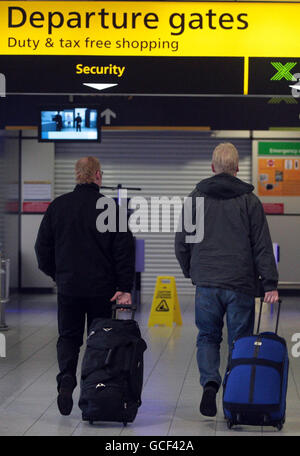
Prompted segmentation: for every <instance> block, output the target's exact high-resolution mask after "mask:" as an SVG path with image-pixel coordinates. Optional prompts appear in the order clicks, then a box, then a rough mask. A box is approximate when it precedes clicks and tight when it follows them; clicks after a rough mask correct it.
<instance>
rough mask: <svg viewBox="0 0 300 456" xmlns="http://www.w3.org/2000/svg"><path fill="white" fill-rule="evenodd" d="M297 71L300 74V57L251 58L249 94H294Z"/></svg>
mask: <svg viewBox="0 0 300 456" xmlns="http://www.w3.org/2000/svg"><path fill="white" fill-rule="evenodd" d="M297 73H299V76H300V58H292V57H291V58H281V57H270V58H262V57H261V58H258V57H257V58H250V59H249V94H253V95H291V96H292V87H290V86H291V85H294V84H296V82H298V77H297V76H296V77H293V75H297ZM299 79H300V78H299Z"/></svg>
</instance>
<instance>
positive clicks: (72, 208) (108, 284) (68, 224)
mask: <svg viewBox="0 0 300 456" xmlns="http://www.w3.org/2000/svg"><path fill="white" fill-rule="evenodd" d="M103 196H104V195H102V194H101V193H99V187H98V186H97V185H96V184H81V185H77V186H76V187H75V189H74V191H73V192H70V193H66V194H64V195H62V196H60V197H58V198H56V199H55V200H54V201H53V202H52V203H51V204H50V206H49V208H48V209H47V212H46V213H45V215H44V218H43V220H42V222H41V225H40V228H39V232H38V236H37V240H36V244H35V251H36V255H37V260H38V265H39V269H41V270H42V271H43V272H44V273H45V274H47V275H49V276H50V277H52V278H53V280H55V281H56V284H57V289H58V293H61V294H65V295H69V296H97V295H101V293H102V292H103V291H105V290H120V291H126V292H130V291H131V289H132V286H133V279H134V267H135V259H134V257H135V255H134V241H133V236H132V233H131V232H130V231H127V232H109V231H107V232H105V233H100V232H99V231H98V230H97V227H96V220H97V217H98V216H99V214H100V213H101V210H100V209H96V203H97V201H98V199H99V198H101V197H103ZM106 208H107V207H105V208H104V210H106ZM117 226H118V223H117Z"/></svg>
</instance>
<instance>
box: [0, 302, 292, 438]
mask: <svg viewBox="0 0 300 456" xmlns="http://www.w3.org/2000/svg"><path fill="white" fill-rule="evenodd" d="M55 301H56V296H55V295H30V296H29V295H23V296H14V297H13V298H12V300H11V302H10V303H9V304H8V305H7V310H6V323H7V324H8V326H9V329H8V331H6V332H5V333H4V334H5V335H6V343H7V350H6V358H0V416H1V420H0V436H23V435H24V436H67V435H74V436H91V435H93V436H95V435H106V436H172V437H174V436H207V435H209V436H229V435H230V436H232V435H235V436H241V435H247V436H256V435H277V436H278V435H300V375H299V374H300V357H299V358H298V357H295V356H293V355H292V353H291V347H292V346H293V345H295V342H292V340H291V339H292V335H293V334H295V333H298V332H299V333H300V307H299V304H298V303H299V301H300V298H297V297H287V298H285V299H284V303H283V308H282V313H281V319H280V324H279V334H280V335H282V336H283V337H284V338H285V339H286V341H287V344H288V346H289V355H290V372H289V388H288V396H287V415H286V423H285V425H284V427H283V429H282V431H280V432H279V431H277V430H276V429H275V428H269V427H254V426H236V427H234V428H233V429H232V430H228V429H227V425H226V422H225V420H224V418H223V412H222V406H221V405H222V403H221V399H222V398H221V391H220V393H219V395H218V405H219V409H218V414H217V416H216V417H215V418H211V419H210V418H205V417H203V416H201V415H200V414H199V402H200V398H201V393H202V390H201V388H200V386H199V374H198V370H197V365H196V357H195V338H196V329H195V326H194V314H193V309H194V306H193V298H192V297H190V298H189V297H181V299H180V305H181V313H182V317H183V326H182V327H176V326H174V328H167V327H153V328H148V326H147V321H148V316H149V311H150V307H151V297H149V299H144V302H143V305H142V310H141V311H139V312H138V313H137V315H136V319H137V320H138V322H139V324H140V327H141V331H142V334H143V337H144V339H145V340H146V342H147V345H148V349H147V351H146V352H145V381H144V389H143V396H142V399H143V404H142V406H141V408H140V409H139V413H138V415H137V418H136V420H135V422H134V423H133V424H130V425H128V426H127V427H126V428H124V427H123V425H121V424H118V423H116V424H112V423H95V424H94V425H93V426H90V425H89V424H88V423H87V422H83V421H82V420H81V411H80V409H79V408H78V405H77V404H78V396H79V388H78V387H77V388H76V390H75V392H74V408H73V411H72V414H71V415H70V416H67V417H64V416H61V415H60V414H59V412H58V410H57V406H56V381H55V377H56V374H57V363H56V338H57V327H56V302H55ZM275 310H276V308H275V306H274V309H270V307H268V306H267V305H266V307H265V309H264V312H263V319H262V329H263V330H272V329H273V328H274V321H275V314H276V313H275ZM224 332H225V331H224ZM299 338H300V334H299ZM295 348H296V347H295ZM82 354H83V350H82V351H81V357H82ZM296 354H297V353H296ZM299 355H300V349H299ZM226 357H227V355H226V334H225V333H224V343H223V345H222V372H224V369H225V362H226Z"/></svg>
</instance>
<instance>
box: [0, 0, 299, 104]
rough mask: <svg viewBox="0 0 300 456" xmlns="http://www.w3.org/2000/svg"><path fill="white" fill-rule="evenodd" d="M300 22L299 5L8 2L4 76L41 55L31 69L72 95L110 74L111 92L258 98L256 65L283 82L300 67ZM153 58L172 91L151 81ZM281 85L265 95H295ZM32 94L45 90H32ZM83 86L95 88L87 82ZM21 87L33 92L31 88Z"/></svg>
mask: <svg viewBox="0 0 300 456" xmlns="http://www.w3.org/2000/svg"><path fill="white" fill-rule="evenodd" d="M299 17H300V4H299V3H279V2H276V3H269V2H268V3H256V2H255V3H254V2H183V1H179V2H175V1H174V2H158V1H145V2H130V1H129V2H127V1H126V2H125V1H117V2H114V1H103V2H98V1H85V2H81V1H74V2H73V1H68V2H63V1H55V2H51V1H44V2H38V1H14V2H12V1H9V2H7V1H1V2H0V30H1V35H0V59H1V60H0V71H1V72H2V73H3V74H5V73H6V72H9V71H11V72H13V69H14V70H17V71H19V70H20V67H21V65H23V64H24V66H25V68H28V67H29V68H30V67H31V62H32V60H30V58H32V57H33V56H34V57H37V56H38V57H39V58H38V59H37V58H36V60H35V65H34V70H35V71H36V66H38V65H39V62H40V65H41V71H42V75H43V77H45V82H46V83H48V82H49V85H51V84H50V80H51V77H52V76H53V74H54V73H55V72H56V73H59V74H60V78H61V80H62V79H63V78H65V81H64V83H65V84H66V85H67V84H68V83H69V84H70V85H69V87H70V89H69V90H70V92H72V91H74V88H75V85H76V81H79V80H80V78H82V81H85V82H89V83H94V82H97V81H100V82H102V80H103V79H107V78H108V77H111V78H112V80H113V81H112V82H115V80H117V81H118V82H117V85H116V86H114V87H113V88H110V89H109V91H110V93H126V92H128V91H130V92H131V93H149V94H153V93H157V94H160V93H177V94H178V93H182V94H185V93H193V94H211V93H215V94H222V93H224V94H228V93H230V94H238V95H239V94H240V95H242V94H249V93H253V94H257V93H260V91H259V90H260V89H259V88H260V87H261V85H260V83H259V84H256V83H255V74H256V73H255V71H254V68H257V65H260V63H259V62H260V61H259V60H257V59H267V65H268V71H269V70H273V71H274V73H275V74H277V73H278V74H279V77H280V80H281V79H282V78H281V76H282V75H283V74H285V75H287V74H288V73H291V74H292V72H296V71H300V68H297V66H296V64H297V65H298V67H299V63H298V60H299V59H300V41H299V40H297V38H296V37H297V36H298V30H299ZM45 56H48V57H49V58H53V60H52V61H51V60H49V62H53V66H52V67H51V68H50V74H49V73H46V67H47V64H45V63H44V61H43V60H42V59H41V58H42V57H45ZM59 56H60V57H68V58H70V59H71V58H72V59H75V61H74V60H72V61H71V60H68V59H64V60H63V65H62V66H61V62H60V64H59V66H58V65H57V64H55V63H54V62H56V61H58V60H57V57H59ZM281 56H284V58H285V59H288V60H289V62H290V63H289V62H287V63H289V65H288V66H285V65H286V63H283V62H282V59H281V58H280V57H281ZM21 58H23V60H21ZM84 58H86V59H88V60H87V61H85V60H84ZM120 59H123V60H122V61H121V60H120ZM136 59H139V64H137V60H136ZM149 59H154V60H153V66H152V71H151V73H152V75H153V80H154V81H158V84H159V77H160V76H161V75H162V69H163V70H164V71H167V75H168V79H169V81H170V84H169V86H168V87H169V88H168V91H167V92H166V89H165V87H164V84H162V85H161V86H160V87H157V83H156V82H155V83H153V84H149V83H147V80H148V79H149V62H150V64H151V63H152V61H151V60H150V61H149ZM155 59H156V60H155ZM159 59H161V60H159ZM182 59H190V60H185V65H186V66H184V65H183V69H184V72H185V74H184V76H185V77H184V78H183V79H184V80H185V83H184V82H182V81H181V79H180V78H178V77H177V75H176V66H177V65H178V68H180V61H181V60H182ZM218 59H223V60H219V62H217V60H218ZM297 59H298V60H297ZM158 62H160V63H158ZM212 62H213V63H212ZM273 63H274V64H275V65H274V66H273V67H272V64H273ZM51 64H52V63H51ZM237 64H238V66H239V68H238V70H237V68H236V65H237ZM138 65H139V66H140V67H139V68H138ZM166 66H167V67H168V68H167V70H166ZM195 68H196V71H197V72H196V73H195ZM26 71H27V70H26ZM140 72H142V73H143V76H144V78H142V79H140V78H139V80H138V81H137V80H135V79H137V78H134V74H137V73H138V74H139V76H140ZM214 72H217V74H215V73H214ZM22 74H24V72H22ZM32 74H33V73H32ZM40 74H41V73H40ZM204 75H205V77H204ZM66 78H68V81H67V79H66ZM253 78H254V79H253ZM143 79H144V81H143ZM197 79H198V80H199V85H198V86H197V85H195V84H194V80H195V81H196V80H197ZM205 79H207V81H206V80H205ZM225 79H226V81H225ZM6 80H7V86H8V87H7V92H11V93H15V92H17V91H18V90H19V88H17V87H16V86H17V85H18V84H16V81H17V76H15V77H10V78H9V77H7V79H6ZM189 80H190V82H191V84H190V88H189ZM203 80H204V82H203ZM280 80H279V79H274V80H272V81H268V83H270V84H269V85H268V87H267V88H266V87H264V93H267V94H272V93H273V94H289V93H290V90H291V89H290V87H289V85H288V84H285V85H284V84H282V83H281V82H282V81H281V82H280ZM201 81H202V82H201ZM105 82H107V81H105ZM263 82H265V81H263ZM64 83H63V84H64ZM63 84H62V85H63ZM74 84H75V85H74ZM25 85H26V77H25ZM257 85H258V86H259V88H258V89H257ZM133 86H135V91H134V90H133V89H132V87H133ZM60 87H61V85H60V86H59V87H57V92H60ZM32 90H36V92H37V93H40V90H41V91H43V92H45V90H44V89H43V88H37V87H36V88H34V87H33V85H32ZM51 90H52V89H51ZM76 90H77V93H80V92H84V93H87V92H91V91H92V90H93V89H92V88H89V89H87V87H86V86H83V84H81V85H80V89H78V88H77V89H76ZM22 91H23V92H28V90H27V87H24V88H22Z"/></svg>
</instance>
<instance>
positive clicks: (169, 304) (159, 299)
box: [148, 276, 182, 326]
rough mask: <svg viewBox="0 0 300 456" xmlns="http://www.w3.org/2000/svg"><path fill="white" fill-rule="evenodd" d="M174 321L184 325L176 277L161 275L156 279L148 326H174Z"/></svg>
mask: <svg viewBox="0 0 300 456" xmlns="http://www.w3.org/2000/svg"><path fill="white" fill-rule="evenodd" d="M173 323H176V324H177V325H182V318H181V312H180V305H179V300H178V296H177V289H176V281H175V277H173V276H159V277H157V279H156V286H155V292H154V295H153V300H152V307H151V312H150V317H149V321H148V326H154V325H165V326H173Z"/></svg>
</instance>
